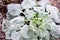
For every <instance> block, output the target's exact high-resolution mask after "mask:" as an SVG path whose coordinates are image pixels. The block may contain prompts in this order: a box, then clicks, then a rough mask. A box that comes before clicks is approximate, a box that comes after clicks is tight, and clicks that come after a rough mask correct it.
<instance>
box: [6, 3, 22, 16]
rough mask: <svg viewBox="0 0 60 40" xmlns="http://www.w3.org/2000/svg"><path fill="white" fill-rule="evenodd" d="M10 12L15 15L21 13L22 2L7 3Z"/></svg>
mask: <svg viewBox="0 0 60 40" xmlns="http://www.w3.org/2000/svg"><path fill="white" fill-rule="evenodd" d="M7 9H8V13H9V14H11V15H13V16H18V15H19V14H20V13H21V11H20V10H21V6H20V4H13V3H11V4H8V5H7Z"/></svg>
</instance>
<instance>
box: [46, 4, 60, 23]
mask: <svg viewBox="0 0 60 40" xmlns="http://www.w3.org/2000/svg"><path fill="white" fill-rule="evenodd" d="M46 10H47V11H48V12H50V17H51V18H52V19H53V20H54V21H55V22H56V23H60V19H59V16H58V12H59V10H58V9H57V8H56V7H54V6H51V5H47V6H46Z"/></svg>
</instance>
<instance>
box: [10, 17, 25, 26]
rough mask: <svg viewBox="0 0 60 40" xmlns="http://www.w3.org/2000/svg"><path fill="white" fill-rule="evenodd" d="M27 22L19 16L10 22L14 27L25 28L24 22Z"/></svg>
mask: <svg viewBox="0 0 60 40" xmlns="http://www.w3.org/2000/svg"><path fill="white" fill-rule="evenodd" d="M24 21H25V18H24V17H22V16H19V17H15V18H14V19H12V20H10V24H11V25H12V24H13V25H15V26H23V25H24V23H25V22H24Z"/></svg>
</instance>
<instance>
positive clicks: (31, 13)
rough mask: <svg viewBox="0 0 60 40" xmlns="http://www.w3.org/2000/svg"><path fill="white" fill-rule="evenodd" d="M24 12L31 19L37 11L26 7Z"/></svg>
mask: <svg viewBox="0 0 60 40" xmlns="http://www.w3.org/2000/svg"><path fill="white" fill-rule="evenodd" d="M24 14H25V16H26V18H27V19H28V20H31V19H32V18H33V16H34V15H35V14H36V13H35V12H34V11H33V10H29V9H26V11H25V13H24Z"/></svg>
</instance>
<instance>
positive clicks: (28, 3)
mask: <svg viewBox="0 0 60 40" xmlns="http://www.w3.org/2000/svg"><path fill="white" fill-rule="evenodd" d="M35 5H36V3H35V1H34V0H24V1H23V2H22V4H21V6H22V9H28V8H31V7H34V6H35Z"/></svg>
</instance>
